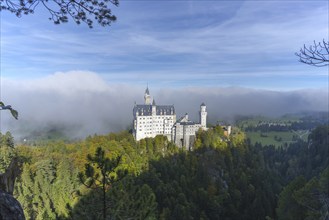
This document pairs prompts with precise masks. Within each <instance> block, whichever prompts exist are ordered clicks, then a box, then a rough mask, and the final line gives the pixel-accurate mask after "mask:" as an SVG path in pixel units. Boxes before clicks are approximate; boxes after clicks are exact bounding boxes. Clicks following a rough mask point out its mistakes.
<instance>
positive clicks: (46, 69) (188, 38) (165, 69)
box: [0, 0, 329, 90]
mask: <svg viewBox="0 0 329 220" xmlns="http://www.w3.org/2000/svg"><path fill="white" fill-rule="evenodd" d="M328 10H329V6H328V1H325V0H324V1H283V0H282V1H187V0H181V1H156V0H149V1H140V0H138V1H121V2H120V5H119V7H117V8H115V7H113V13H114V14H115V15H116V16H117V17H118V20H117V22H115V23H113V25H112V26H111V27H106V28H103V27H98V26H97V25H95V27H94V28H93V29H89V28H88V27H87V26H86V25H83V24H81V25H79V26H78V25H76V24H75V23H74V22H73V21H72V20H70V21H69V23H67V24H63V25H54V24H53V23H52V22H51V21H49V20H48V14H47V13H46V12H45V11H44V10H43V9H42V8H41V7H39V8H37V10H36V12H35V14H33V15H28V16H23V17H22V18H16V17H15V16H14V15H12V14H10V13H8V12H4V11H2V12H1V14H0V15H1V78H6V79H12V80H20V81H25V80H36V79H40V78H44V77H47V76H51V75H54V74H55V73H56V72H64V73H65V72H70V71H90V72H94V73H96V74H98V75H99V76H100V77H101V78H102V79H104V80H105V81H106V82H107V83H109V84H127V85H143V86H145V85H146V83H148V84H149V85H152V86H153V87H159V88H168V87H171V88H184V87H229V86H234V87H248V88H257V89H269V90H295V89H304V88H322V89H323V88H325V89H326V88H328V67H322V68H316V67H311V66H307V65H303V64H301V63H299V62H298V58H297V57H296V56H295V55H294V53H295V52H297V51H298V50H299V49H300V47H302V46H303V45H304V44H306V45H310V44H312V43H313V41H314V40H316V41H322V40H323V39H328V38H329V33H328V25H329V24H328V20H329V17H328V16H329V15H328ZM91 83H92V82H91Z"/></svg>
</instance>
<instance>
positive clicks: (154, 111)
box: [152, 99, 156, 115]
mask: <svg viewBox="0 0 329 220" xmlns="http://www.w3.org/2000/svg"><path fill="white" fill-rule="evenodd" d="M152 115H156V104H155V100H154V99H153V102H152Z"/></svg>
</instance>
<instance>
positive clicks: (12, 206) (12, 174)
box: [0, 158, 25, 220]
mask: <svg viewBox="0 0 329 220" xmlns="http://www.w3.org/2000/svg"><path fill="white" fill-rule="evenodd" d="M19 173H20V168H19V166H18V159H17V158H13V159H12V161H11V163H10V165H9V167H8V168H7V169H6V171H5V172H4V173H1V174H0V220H24V219H25V216H24V212H23V209H22V206H21V204H20V203H19V202H18V201H17V200H16V199H15V198H14V197H13V191H14V185H15V180H16V177H17V176H18V175H19Z"/></svg>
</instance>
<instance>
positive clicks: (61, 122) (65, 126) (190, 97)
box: [1, 71, 328, 138]
mask: <svg viewBox="0 0 329 220" xmlns="http://www.w3.org/2000/svg"><path fill="white" fill-rule="evenodd" d="M149 86H150V91H151V95H152V96H154V97H155V99H156V102H157V104H174V105H175V108H176V112H177V116H178V117H179V116H181V115H183V114H184V113H185V112H188V113H189V114H190V115H191V118H192V119H194V120H197V112H198V110H199V105H200V104H201V103H202V102H205V103H206V104H207V108H208V112H209V120H210V121H211V122H216V121H217V120H231V119H232V118H233V117H234V116H235V115H248V114H263V115H271V116H273V115H281V114H285V113H292V112H299V111H328V89H313V90H298V91H287V92H278V91H267V90H255V89H248V88H239V87H224V88H223V87H222V88H221V87H211V88H205V87H184V88H176V89H174V88H172V87H170V86H168V87H167V88H166V87H162V88H155V87H154V86H152V85H151V84H150V85H149ZM144 89H145V85H143V86H131V85H129V84H115V83H108V82H106V81H105V80H104V79H103V78H101V77H100V76H99V75H98V74H96V73H93V72H86V71H70V72H60V73H54V74H53V75H50V76H47V77H44V78H40V79H34V80H29V81H21V80H13V79H8V78H1V92H2V93H1V100H2V101H3V102H5V103H6V104H11V105H12V106H13V107H14V108H16V109H17V110H18V111H19V120H18V121H16V120H14V119H13V118H12V117H11V116H10V115H9V113H8V112H5V111H1V132H5V131H7V130H9V131H11V132H12V133H13V134H14V135H15V136H16V137H18V138H20V137H24V136H29V135H30V134H31V133H33V132H34V131H46V130H47V129H50V128H53V127H55V128H58V129H61V130H62V131H63V132H65V133H66V134H67V135H68V136H69V137H71V138H75V137H85V136H87V135H92V134H94V133H98V134H103V133H108V132H110V131H120V130H122V129H126V128H128V127H130V126H131V122H132V108H133V105H134V102H135V101H137V103H143V95H144Z"/></svg>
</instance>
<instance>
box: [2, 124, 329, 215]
mask: <svg viewBox="0 0 329 220" xmlns="http://www.w3.org/2000/svg"><path fill="white" fill-rule="evenodd" d="M328 131H329V128H328V126H322V127H318V128H316V129H314V130H313V131H312V132H311V133H310V135H309V139H310V140H312V142H310V143H309V144H307V143H305V142H303V141H297V142H295V143H292V144H290V145H289V147H287V148H285V149H283V148H278V149H275V148H274V147H271V146H268V147H262V146H260V145H259V144H256V145H253V144H248V142H246V141H245V139H244V134H243V133H242V132H239V131H238V130H236V131H235V133H234V134H233V135H232V136H231V137H230V138H228V139H227V138H226V137H225V136H223V130H222V129H221V128H220V127H214V128H212V129H209V130H208V131H203V132H201V133H198V135H197V140H196V143H198V144H197V145H196V149H195V150H194V151H182V150H180V149H178V148H177V147H176V146H175V145H173V144H171V143H170V142H168V141H167V140H166V138H165V137H163V136H157V137H155V138H147V139H143V140H141V141H139V142H135V140H134V139H133V137H132V136H131V134H129V133H128V132H121V133H111V134H108V135H102V136H97V135H95V136H92V137H88V138H86V139H85V140H83V141H79V142H74V143H64V142H58V141H57V142H48V143H47V144H45V145H42V146H41V145H40V146H24V145H21V146H17V147H16V148H15V149H13V148H12V147H10V146H7V145H6V143H10V142H8V141H6V140H7V139H6V138H8V136H5V135H4V136H1V137H2V142H1V143H2V145H1V152H3V151H5V149H6V150H7V151H8V149H9V150H11V151H13V152H14V153H16V154H17V155H18V156H19V157H20V158H21V160H22V161H24V163H23V167H22V168H23V170H22V174H21V176H20V178H19V179H18V180H17V182H16V187H15V192H14V195H15V197H16V198H17V199H18V200H19V201H20V203H21V204H22V207H23V209H24V212H25V215H26V217H27V218H28V219H101V218H102V217H101V216H102V196H101V192H100V191H99V190H97V189H94V190H93V189H88V188H86V187H85V186H84V185H83V184H82V183H81V182H80V181H79V179H78V178H77V177H78V173H79V172H84V169H85V164H87V163H88V159H87V155H88V154H90V155H95V152H96V149H97V148H98V147H101V148H102V149H104V151H105V156H106V157H108V158H112V159H113V158H116V157H117V156H121V162H120V164H119V166H118V167H117V168H116V169H115V171H114V173H113V174H115V173H118V172H120V170H125V171H126V174H125V175H124V177H123V178H119V179H116V180H115V179H113V180H115V181H114V182H113V184H111V187H109V188H108V189H107V190H106V201H108V202H109V204H110V206H109V207H108V208H107V209H106V213H107V216H111V217H113V218H114V219H128V218H134V219H265V218H267V219H305V218H309V219H325V216H327V215H328V212H326V210H325V203H323V202H324V201H325V200H321V199H320V197H319V196H318V195H321V196H326V195H327V193H328V191H327V189H328V188H326V186H327V185H328V178H326V177H328V158H329V155H328V150H327V146H328ZM1 155H4V154H2V153H1ZM7 155H8V154H7ZM2 159H3V158H2ZM94 169H95V170H96V171H97V167H94ZM116 175H117V174H115V176H116ZM115 176H114V178H116V177H115ZM63 189H65V190H63ZM314 190H316V192H317V193H318V194H317V195H316V196H315V195H314V194H313V193H312V192H314ZM321 198H322V197H321ZM325 198H326V197H325ZM310 207H311V208H310ZM297 210H303V211H302V212H297ZM286 216H289V218H286Z"/></svg>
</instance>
